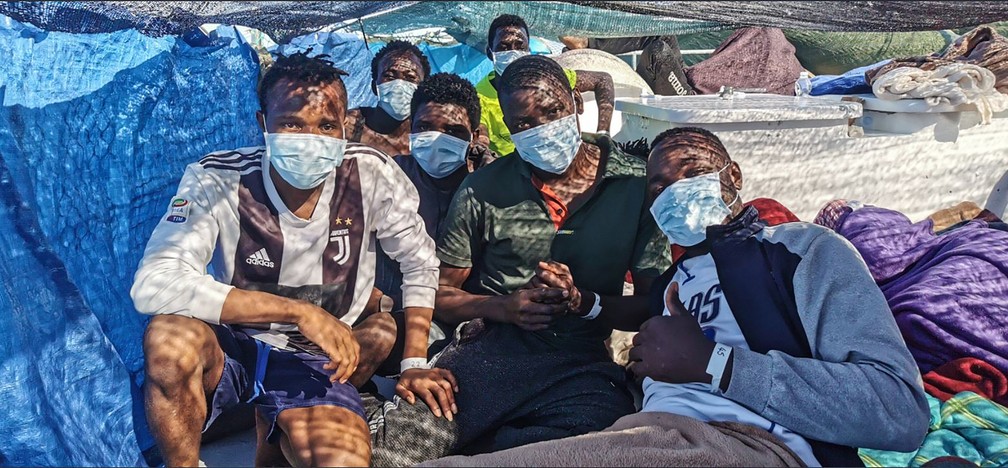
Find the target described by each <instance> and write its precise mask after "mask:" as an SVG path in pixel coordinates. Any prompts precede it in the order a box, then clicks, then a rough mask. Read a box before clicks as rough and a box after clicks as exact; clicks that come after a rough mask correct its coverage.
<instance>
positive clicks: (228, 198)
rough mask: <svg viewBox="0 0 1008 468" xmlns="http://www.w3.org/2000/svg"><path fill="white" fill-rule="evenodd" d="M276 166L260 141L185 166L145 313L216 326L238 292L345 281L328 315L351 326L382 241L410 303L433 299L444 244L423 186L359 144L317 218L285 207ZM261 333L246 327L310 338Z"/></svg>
mask: <svg viewBox="0 0 1008 468" xmlns="http://www.w3.org/2000/svg"><path fill="white" fill-rule="evenodd" d="M268 167H269V161H268V157H267V156H266V152H265V149H264V148H262V147H253V148H242V149H238V150H235V151H227V152H217V153H212V154H210V155H208V156H206V157H204V158H203V159H202V160H200V161H199V162H198V163H193V164H190V165H189V166H188V167H187V168H186V171H185V174H184V175H183V177H182V181H181V182H180V183H179V188H178V191H177V193H176V195H175V196H174V197H172V200H171V202H170V203H169V207H168V212H167V213H166V214H165V216H164V217H163V218H162V219H161V221H160V222H159V223H158V225H157V227H156V228H155V229H154V232H153V234H151V238H150V241H149V242H148V244H147V249H146V251H145V252H144V257H143V260H141V262H140V267H139V269H138V270H137V273H136V277H135V278H134V284H133V289H132V291H131V294H132V296H133V301H134V305H135V306H136V308H137V310H138V311H140V312H142V313H146V314H179V315H185V316H189V317H195V318H199V319H202V320H204V321H207V322H210V323H218V322H219V321H220V314H221V308H222V307H223V304H224V300H225V298H226V297H227V295H228V293H229V292H230V290H231V288H234V287H237V288H242V289H262V288H261V285H279V286H293V287H299V286H311V285H335V284H345V285H346V288H345V290H344V291H343V293H342V298H341V299H339V300H338V301H337V304H336V306H335V307H334V308H335V309H336V310H330V312H332V313H333V314H334V315H336V316H337V317H339V318H340V319H341V320H343V321H344V322H345V323H347V324H353V323H354V322H355V321H356V320H357V319H358V318H360V316H361V313H362V312H363V310H364V306H365V305H366V304H367V301H368V299H369V297H370V293H371V289H372V286H373V284H374V275H375V248H376V245H378V244H377V242H376V239H380V240H381V248H383V250H384V251H385V252H386V253H387V254H388V255H389V256H390V257H391V258H394V259H396V260H398V261H399V263H400V265H402V272H403V276H404V281H403V286H402V290H403V305H404V306H406V307H433V306H434V295H435V292H436V290H437V279H438V270H437V268H438V260H437V257H436V255H435V250H434V241H433V240H432V239H431V238H430V237H429V236H428V235H427V233H426V231H425V229H424V224H423V219H422V218H420V216H419V215H418V214H417V206H418V204H419V197H418V195H417V191H416V188H415V187H414V186H413V184H412V183H411V182H410V180H409V179H408V178H407V177H406V175H405V174H404V173H403V172H402V169H400V168H399V165H397V164H395V163H394V162H393V161H392V159H391V158H389V157H388V156H386V155H385V154H384V153H382V152H380V151H378V150H375V149H373V148H370V147H368V146H365V145H361V144H357V143H349V144H348V145H347V148H346V154H345V157H344V160H343V162H342V164H341V165H340V167H339V168H337V169H336V170H334V171H333V172H332V173H331V174H330V175H329V176H328V177H327V178H326V180H325V183H324V186H323V190H322V194H321V196H320V198H319V202H318V204H317V206H316V207H315V210H314V212H313V213H312V216H311V219H301V218H298V217H297V216H295V215H294V213H292V212H291V211H290V210H289V209H288V208H287V206H286V205H285V204H284V203H283V201H282V200H281V198H280V195H279V194H278V193H277V190H276V187H275V186H274V184H273V181H272V179H271V178H270V176H269V170H268V169H267V168H268ZM208 265H209V269H208ZM330 289H331V288H330ZM256 328H265V329H266V330H253V329H250V330H248V331H249V332H250V333H252V334H254V335H255V336H256V338H258V339H260V340H262V341H264V342H267V343H269V344H271V345H273V346H276V347H278V348H284V349H290V348H291V347H290V346H288V343H289V341H290V339H291V338H294V340H295V341H297V335H300V333H297V332H296V329H295V328H294V327H293V326H291V325H286V324H269V325H266V324H263V325H260V326H257V327H256Z"/></svg>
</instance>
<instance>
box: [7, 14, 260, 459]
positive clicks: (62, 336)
mask: <svg viewBox="0 0 1008 468" xmlns="http://www.w3.org/2000/svg"><path fill="white" fill-rule="evenodd" d="M0 57H5V61H6V62H5V63H4V66H2V67H0V103H2V106H0V196H2V198H3V200H2V204H0V206H2V207H3V208H2V211H0V253H2V255H3V257H2V258H5V259H6V260H5V262H3V263H4V265H3V266H2V267H0V268H3V273H2V274H3V275H4V276H3V278H4V280H3V285H4V289H3V292H2V293H0V306H2V308H0V310H3V311H4V312H5V313H3V314H0V316H2V318H0V374H2V375H0V389H2V393H0V394H2V395H4V397H5V398H6V400H5V402H6V404H5V405H3V409H0V454H2V457H0V458H2V459H3V460H4V463H10V464H16V465H113V466H123V465H132V464H136V463H138V460H139V456H140V453H139V451H138V450H145V449H148V448H149V447H151V446H152V445H153V440H152V439H151V437H150V435H149V432H148V430H147V427H146V422H145V418H144V415H143V406H142V399H141V398H139V393H138V390H139V385H140V383H141V381H142V362H143V361H142V349H141V339H142V333H143V328H144V325H145V323H146V317H143V316H141V315H139V314H137V313H136V312H135V310H134V309H133V305H132V301H131V300H130V297H129V287H130V285H131V284H132V280H133V278H132V275H133V273H134V272H135V271H136V266H137V264H138V262H139V260H140V258H141V256H142V254H143V249H144V247H145V245H146V242H147V239H148V237H149V235H150V233H151V231H152V230H153V229H154V226H155V225H156V223H157V221H158V219H159V218H160V216H161V215H162V214H163V212H164V210H165V209H166V207H167V204H168V202H169V200H170V198H171V196H172V195H173V194H174V192H175V189H176V186H177V184H178V180H179V178H180V177H181V175H182V172H183V168H184V167H185V165H186V164H188V163H190V162H193V161H196V160H198V159H199V158H200V157H201V156H202V155H204V154H206V153H208V152H210V151H215V150H220V149H228V148H235V147H240V146H247V145H250V144H261V141H262V136H261V133H260V131H259V128H258V125H257V124H256V122H255V111H256V110H258V107H259V105H258V101H257V98H256V96H255V85H256V82H257V79H258V73H259V66H258V63H257V61H256V57H255V53H254V51H253V50H252V49H251V48H249V47H248V46H246V45H244V44H243V43H241V42H240V41H237V40H227V41H223V40H221V41H217V42H215V43H213V44H211V45H209V46H203V47H193V46H190V45H189V44H186V43H185V42H183V41H182V40H181V39H177V38H172V37H164V38H160V39H152V38H150V37H148V36H145V35H143V34H140V33H139V32H137V31H120V32H116V33H111V34H93V35H77V34H65V33H58V32H48V33H47V32H43V31H40V30H37V29H35V28H32V27H27V26H25V25H21V24H18V23H17V22H15V21H12V20H10V19H8V18H3V17H0ZM103 335H104V337H103ZM106 338H107V339H106ZM131 396H133V397H134V398H133V401H132V416H133V417H132V419H131V418H130V410H131V404H130V402H131Z"/></svg>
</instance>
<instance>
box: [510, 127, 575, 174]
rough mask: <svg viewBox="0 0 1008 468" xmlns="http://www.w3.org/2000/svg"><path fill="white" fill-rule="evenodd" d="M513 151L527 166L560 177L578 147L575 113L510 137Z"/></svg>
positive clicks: (572, 159) (568, 165)
mask: <svg viewBox="0 0 1008 468" xmlns="http://www.w3.org/2000/svg"><path fill="white" fill-rule="evenodd" d="M511 141H512V142H513V143H514V145H515V151H518V155H519V156H521V158H522V159H524V160H525V161H526V162H528V163H529V164H531V165H533V166H535V167H538V168H539V169H542V170H544V171H546V172H549V173H552V174H563V173H564V171H566V170H567V168H568V167H570V165H571V162H572V161H574V156H576V155H577V152H578V148H580V147H581V132H580V131H579V130H578V124H577V114H571V115H568V116H567V117H564V118H562V119H557V120H554V121H552V122H550V123H547V124H543V125H540V126H538V127H535V128H530V129H528V130H525V131H522V132H518V133H515V134H513V135H511Z"/></svg>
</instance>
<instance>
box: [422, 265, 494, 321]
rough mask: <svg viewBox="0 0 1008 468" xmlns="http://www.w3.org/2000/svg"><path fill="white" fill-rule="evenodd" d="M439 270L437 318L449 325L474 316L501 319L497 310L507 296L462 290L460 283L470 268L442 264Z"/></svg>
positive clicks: (474, 317)
mask: <svg viewBox="0 0 1008 468" xmlns="http://www.w3.org/2000/svg"><path fill="white" fill-rule="evenodd" d="M440 270H441V275H440V277H439V279H438V291H437V302H436V304H437V307H436V309H437V318H438V319H439V320H442V321H444V322H446V323H449V324H451V325H458V324H460V323H462V322H465V321H467V320H472V319H476V318H487V319H490V320H496V321H501V320H499V319H500V318H501V317H500V314H499V313H498V312H499V311H501V310H503V305H504V303H505V301H506V299H507V296H480V295H476V294H470V293H468V292H465V291H463V290H462V283H463V282H464V281H465V279H466V278H468V277H469V273H470V272H471V271H472V269H471V268H457V267H453V266H451V265H444V264H442V265H441V269H440Z"/></svg>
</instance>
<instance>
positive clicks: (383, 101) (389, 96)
mask: <svg viewBox="0 0 1008 468" xmlns="http://www.w3.org/2000/svg"><path fill="white" fill-rule="evenodd" d="M416 89H417V85H415V84H413V83H410V82H409V81H406V80H392V81H386V82H384V83H382V84H380V85H378V107H381V108H382V110H384V111H385V112H387V113H388V115H390V116H392V118H393V119H396V120H398V121H400V122H402V121H403V120H406V119H407V118H408V117H409V115H410V101H411V100H412V99H413V93H414V92H416Z"/></svg>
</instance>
